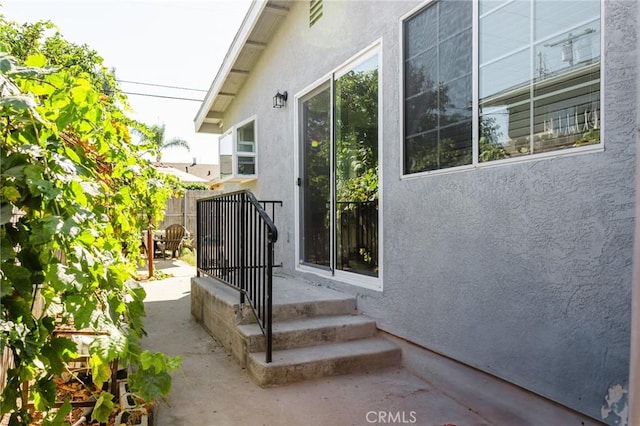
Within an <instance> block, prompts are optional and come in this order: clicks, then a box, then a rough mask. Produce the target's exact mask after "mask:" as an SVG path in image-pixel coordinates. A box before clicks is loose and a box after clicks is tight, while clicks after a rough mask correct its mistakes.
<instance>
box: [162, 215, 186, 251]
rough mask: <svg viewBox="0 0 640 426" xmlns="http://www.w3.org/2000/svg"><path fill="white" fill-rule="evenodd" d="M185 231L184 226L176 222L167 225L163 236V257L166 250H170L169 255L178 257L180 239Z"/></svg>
mask: <svg viewBox="0 0 640 426" xmlns="http://www.w3.org/2000/svg"><path fill="white" fill-rule="evenodd" d="M186 233H187V230H186V229H185V227H184V226H182V225H179V224H177V223H174V224H173V225H169V226H168V227H167V229H166V230H165V236H164V250H163V253H162V254H163V257H165V256H166V252H167V251H169V252H171V257H178V255H179V254H180V249H181V248H182V241H183V239H184V236H185V235H186ZM165 259H166V257H165Z"/></svg>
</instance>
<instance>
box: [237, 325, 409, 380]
mask: <svg viewBox="0 0 640 426" xmlns="http://www.w3.org/2000/svg"><path fill="white" fill-rule="evenodd" d="M401 356H402V354H401V350H400V348H399V347H398V346H397V345H395V344H394V343H391V342H389V341H388V340H386V339H383V338H381V337H370V338H367V339H360V340H354V341H348V342H339V343H329V344H324V345H318V346H312V347H304V348H295V349H285V350H280V351H274V352H273V361H272V362H271V363H268V364H267V363H266V361H265V354H264V352H254V353H251V354H248V356H247V370H248V372H249V374H250V375H251V376H252V377H253V379H254V380H255V381H256V382H257V383H258V384H259V385H260V386H265V387H266V386H274V385H281V384H285V383H292V382H297V381H301V380H309V379H316V378H320V377H326V376H335V375H339V374H348V373H355V372H361V371H368V370H373V369H377V368H383V367H390V366H393V365H397V364H399V363H400V359H401Z"/></svg>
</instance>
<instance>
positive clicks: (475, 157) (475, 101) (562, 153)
mask: <svg viewBox="0 0 640 426" xmlns="http://www.w3.org/2000/svg"><path fill="white" fill-rule="evenodd" d="M436 1H440V0H427V1H425V2H423V3H421V4H419V5H418V6H416V7H415V8H413V9H412V10H411V11H409V12H408V13H406V14H405V15H403V16H401V17H400V19H399V27H400V28H399V46H400V55H399V56H400V58H399V61H400V64H399V65H400V66H399V70H400V72H399V85H398V87H399V94H398V95H399V96H398V97H399V109H398V110H399V111H400V117H399V133H400V138H399V139H400V180H401V181H402V180H411V179H415V178H421V177H425V176H433V175H442V174H449V173H458V172H464V171H469V170H477V169H483V168H490V167H496V166H500V165H503V164H517V163H526V162H530V161H538V160H544V159H549V158H562V157H569V156H574V155H579V154H585V153H593V152H602V151H604V149H605V146H604V137H605V136H604V135H605V126H606V119H605V114H606V111H605V108H604V100H605V96H604V87H605V81H604V80H605V72H604V63H605V49H604V46H605V44H604V43H605V37H604V33H605V31H604V22H605V7H604V1H601V2H600V17H599V19H600V81H599V85H600V110H599V112H600V141H599V142H598V143H597V144H593V145H587V146H580V147H575V148H561V149H558V150H555V151H548V152H541V153H533V154H528V155H522V156H517V157H513V158H505V159H501V160H492V161H488V162H480V161H479V154H480V153H479V140H478V139H479V136H478V135H479V125H480V124H479V119H480V92H479V89H480V83H479V78H480V63H479V44H480V41H479V19H480V11H479V4H478V2H477V1H474V2H473V6H472V7H473V10H472V23H471V27H472V29H471V31H472V49H473V51H472V60H471V62H472V79H471V80H472V111H471V113H472V120H473V121H472V135H471V138H472V159H471V163H470V164H466V165H463V166H458V167H450V168H447V169H438V170H428V171H423V172H417V173H405V167H404V166H405V161H404V158H405V147H406V144H405V112H404V103H405V97H404V84H405V79H404V74H405V69H404V68H405V57H404V50H405V31H404V27H405V23H406V21H407V20H408V19H410V18H412V17H414V16H415V15H417V14H418V13H420V12H421V11H423V10H426V8H427V7H428V5H429V4H430V3H433V2H436ZM500 7H502V6H500ZM531 7H533V2H532V5H531ZM495 10H497V9H494V10H491V11H490V12H491V13H492V12H494V11H495ZM488 13H489V12H487V13H485V15H487V14H488ZM485 15H483V16H485ZM596 20H597V19H591V20H587V21H584V22H592V21H596ZM580 25H582V23H581V24H580ZM580 25H577V26H580ZM531 31H533V30H531ZM558 34H561V32H559V33H558ZM558 34H555V35H553V36H552V37H549V38H553V37H556V36H557V35H558ZM530 39H531V40H533V38H532V37H530ZM531 43H533V41H532V42H531ZM532 54H533V53H532ZM532 70H533V68H532ZM532 72H533V71H532ZM532 81H533V79H532V78H530V80H529V82H528V85H529V86H530V90H533V89H532V88H533V85H532V84H531V82H532ZM594 83H595V80H594V81H591V82H589V83H584V85H585V86H586V85H588V84H594ZM573 89H575V87H571V88H570V89H567V90H573ZM553 94H555V92H554V93H553ZM551 95H552V94H545V95H541V96H538V97H534V96H533V95H532V94H530V96H529V99H528V100H526V101H524V102H526V103H530V104H532V105H533V102H534V101H535V100H536V99H540V98H544V97H548V96H551ZM531 110H532V111H533V108H532V109H531ZM533 126H534V123H533V121H531V122H530V126H529V127H530V132H529V133H530V134H532V133H533ZM533 143H534V142H533V138H532V140H531V144H533ZM532 152H533V151H532Z"/></svg>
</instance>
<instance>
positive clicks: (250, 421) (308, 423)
mask: <svg viewBox="0 0 640 426" xmlns="http://www.w3.org/2000/svg"><path fill="white" fill-rule="evenodd" d="M156 267H157V268H159V269H161V270H163V271H164V272H166V273H168V274H171V275H172V277H171V278H167V279H164V280H158V281H149V282H145V283H143V286H144V288H145V290H146V291H147V299H146V301H145V306H146V311H147V317H146V320H145V328H146V330H147V333H148V337H147V338H145V340H144V342H143V344H144V346H145V347H146V348H148V349H151V350H156V351H161V352H164V353H166V354H168V355H171V356H174V355H181V356H182V368H181V370H179V371H177V372H176V373H174V374H173V388H172V391H171V393H170V394H169V396H168V397H166V398H165V399H164V400H163V401H160V403H159V404H158V405H159V407H158V411H157V418H156V425H157V426H167V425H172V426H173V425H194V426H195V425H203V426H216V425H222V426H226V425H230V426H233V425H266V426H278V425H286V426H290V425H305V426H314V425H318V426H331V425H334V426H342V425H371V424H417V425H425V426H426V425H434V426H435V425H438V426H443V425H455V426H480V425H497V426H502V425H505V426H507V425H509V426H525V425H541V426H543V425H544V426H549V425H558V426H565V425H566V426H570V425H580V426H581V425H596V424H599V423H597V422H594V421H593V420H591V419H588V418H585V417H582V416H580V415H578V414H576V413H573V412H569V411H567V410H565V409H563V408H562V407H559V406H556V405H555V404H553V403H550V402H548V401H545V400H541V399H540V398H537V397H535V396H530V397H528V398H530V399H526V398H527V397H526V396H525V399H524V400H523V397H522V395H516V393H518V392H519V391H518V392H516V393H514V394H513V395H514V397H513V400H512V401H507V404H509V403H511V404H517V405H518V407H517V408H516V409H514V410H513V412H514V413H517V414H516V415H514V414H513V413H507V414H505V412H504V407H495V406H492V404H488V403H487V402H486V401H491V400H495V399H496V398H495V396H493V398H482V397H480V396H481V394H482V393H483V392H486V388H484V387H477V388H475V392H477V393H478V396H479V397H478V399H477V400H473V399H472V400H470V398H469V395H468V393H467V394H466V395H463V394H459V393H456V386H451V387H448V386H447V385H446V384H443V383H442V381H439V382H438V384H437V386H435V385H434V384H432V383H429V382H427V381H425V380H423V379H421V378H419V377H417V376H416V375H414V374H412V373H411V372H409V371H408V370H407V369H405V368H403V367H397V368H388V369H384V370H378V371H373V372H370V373H363V374H352V375H346V376H337V377H330V378H324V379H318V380H313V381H307V382H302V383H295V384H290V385H286V386H281V387H274V388H266V389H263V388H260V387H259V386H257V385H256V384H255V383H254V382H253V381H251V379H250V378H249V377H248V375H247V374H246V372H245V371H244V370H243V369H242V368H240V367H239V366H238V365H237V364H236V363H235V362H234V361H233V359H232V358H231V357H230V356H229V355H228V354H227V353H226V352H225V349H224V348H223V347H222V346H221V345H220V344H218V343H217V342H216V341H215V340H214V339H213V338H212V337H211V336H210V335H209V334H208V333H207V332H206V330H205V329H204V328H203V327H202V326H201V325H200V324H199V323H197V322H196V321H195V320H194V319H193V317H192V316H191V312H190V288H191V287H190V278H191V277H192V276H194V275H195V268H193V267H190V266H188V265H186V264H184V263H182V262H180V261H177V260H159V261H157V263H156ZM461 374H463V373H462V372H460V371H459V372H457V373H456V376H457V377H456V380H457V381H460V378H461V377H463V379H462V380H465V379H464V377H466V376H461ZM484 380H486V379H484ZM469 384H471V382H469ZM457 387H459V386H457ZM506 392H507V393H508V394H511V393H510V391H509V390H507V391H506ZM501 399H503V398H501ZM529 400H530V401H531V405H528V404H527V401H529ZM523 401H524V403H523ZM503 404H504V401H503ZM520 413H525V414H524V415H523V416H520Z"/></svg>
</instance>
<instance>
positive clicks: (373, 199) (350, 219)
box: [299, 53, 379, 277]
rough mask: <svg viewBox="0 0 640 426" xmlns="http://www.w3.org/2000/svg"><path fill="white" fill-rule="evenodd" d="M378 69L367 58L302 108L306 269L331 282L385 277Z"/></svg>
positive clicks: (304, 102)
mask: <svg viewBox="0 0 640 426" xmlns="http://www.w3.org/2000/svg"><path fill="white" fill-rule="evenodd" d="M378 62H379V59H378V55H377V53H374V54H369V55H367V56H365V57H364V58H362V57H361V58H360V59H359V60H358V61H357V63H356V64H354V65H352V66H350V67H345V68H344V69H343V71H342V72H340V73H338V72H336V73H334V74H332V76H331V79H330V80H329V81H328V82H326V83H325V84H323V85H321V86H320V87H318V88H316V89H315V90H314V91H312V92H311V93H310V94H308V95H307V96H305V97H304V98H303V99H302V100H301V103H300V106H301V114H300V135H301V137H300V138H299V139H300V143H301V149H300V153H301V159H300V165H301V167H300V169H301V175H302V176H301V179H300V200H301V203H300V207H301V209H300V212H301V213H300V221H301V226H300V229H301V244H300V247H301V253H300V261H301V263H302V264H304V265H308V266H314V267H319V268H323V269H327V270H330V271H332V273H333V274H336V271H344V272H349V273H355V274H359V275H366V276H371V277H377V276H378V272H379V271H378V251H379V247H378V229H379V226H378V223H379V205H378V199H379V173H378V172H379V170H378V169H379V168H378V143H379V135H378V107H379V100H378V99H379V97H378V92H379V85H378ZM338 273H339V272H338Z"/></svg>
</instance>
